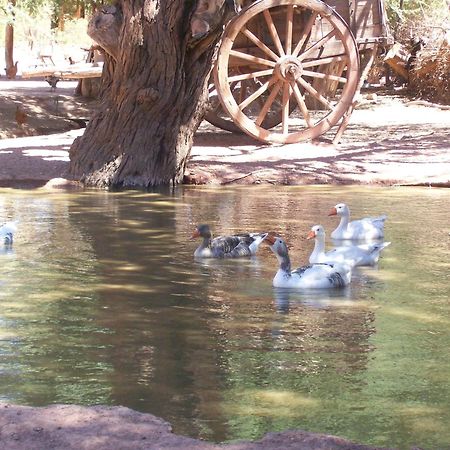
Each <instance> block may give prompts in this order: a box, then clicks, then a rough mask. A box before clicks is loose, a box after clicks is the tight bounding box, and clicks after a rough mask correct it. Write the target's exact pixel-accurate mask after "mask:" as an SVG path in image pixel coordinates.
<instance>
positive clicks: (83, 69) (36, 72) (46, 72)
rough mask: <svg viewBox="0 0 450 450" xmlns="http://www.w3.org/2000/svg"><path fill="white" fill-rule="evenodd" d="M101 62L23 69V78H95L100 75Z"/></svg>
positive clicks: (101, 69)
mask: <svg viewBox="0 0 450 450" xmlns="http://www.w3.org/2000/svg"><path fill="white" fill-rule="evenodd" d="M102 71H103V63H97V64H96V65H95V66H94V65H93V64H79V65H78V64H77V65H76V66H75V65H70V66H59V67H58V66H54V67H53V66H43V67H33V68H28V69H24V70H23V71H22V77H23V78H36V77H49V76H53V77H56V78H61V79H67V80H70V79H72V80H74V79H79V78H97V77H101V76H102Z"/></svg>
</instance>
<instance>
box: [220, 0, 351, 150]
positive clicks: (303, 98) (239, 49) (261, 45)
mask: <svg viewBox="0 0 450 450" xmlns="http://www.w3.org/2000/svg"><path fill="white" fill-rule="evenodd" d="M214 79H215V85H216V89H217V92H218V95H219V98H220V101H221V103H222V106H223V108H224V110H225V111H226V112H227V113H228V114H229V115H230V117H231V118H232V120H233V122H234V123H235V124H236V125H237V126H239V128H241V129H242V130H243V131H244V132H245V133H247V134H249V135H250V136H253V137H254V138H256V139H258V140H260V141H263V142H273V143H293V142H299V141H302V140H307V139H313V138H315V137H318V136H320V135H322V134H324V133H326V132H327V131H328V130H329V129H330V128H331V127H333V126H334V125H336V123H337V122H338V121H339V120H340V118H341V117H342V116H343V115H344V114H345V112H346V111H347V110H348V109H349V107H350V106H351V104H352V101H353V96H354V94H355V91H356V88H357V84H358V79H359V55H358V49H357V45H356V42H355V39H354V38H353V36H352V34H351V32H350V30H349V28H348V27H347V25H346V24H345V22H344V21H343V20H342V19H341V17H340V16H339V15H338V14H337V13H336V12H335V11H334V10H333V9H332V8H330V7H329V6H328V5H326V4H325V3H323V2H321V1H320V0H261V1H257V2H255V3H253V4H252V5H250V6H249V7H247V8H246V9H244V10H242V11H241V13H240V14H239V15H238V16H236V17H235V18H234V19H233V20H232V21H231V22H230V23H229V25H228V26H227V28H226V30H225V32H224V35H223V38H222V43H221V46H220V48H219V53H218V58H217V63H216V65H215V69H214ZM246 80H252V81H253V85H254V89H253V90H250V91H248V92H247V93H246V94H245V95H244V96H240V98H238V99H237V98H236V95H233V92H232V86H233V85H235V84H236V83H237V82H242V81H246ZM330 85H334V86H333V89H330ZM261 99H263V101H261ZM276 105H281V110H280V112H281V121H280V122H281V125H280V126H279V127H278V128H275V129H272V130H270V127H269V126H267V117H268V116H270V115H272V117H275V118H276V117H277V114H276V113H275V114H274V113H273V110H272V109H273V107H274V106H276ZM292 105H295V108H296V109H295V113H294V114H290V113H291V112H292V110H293V109H294V108H293V106H292ZM311 105H312V106H311ZM317 105H319V106H317ZM278 117H279V116H278ZM271 125H272V126H273V124H271Z"/></svg>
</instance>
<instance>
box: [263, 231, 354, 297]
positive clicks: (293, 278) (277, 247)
mask: <svg viewBox="0 0 450 450" xmlns="http://www.w3.org/2000/svg"><path fill="white" fill-rule="evenodd" d="M265 242H267V243H268V244H269V245H270V249H271V250H272V251H273V253H274V254H275V256H276V257H277V259H278V262H279V265H280V267H279V269H278V271H277V273H276V274H275V277H274V279H273V281H272V285H273V286H274V287H276V288H297V289H329V288H341V287H344V286H347V285H348V284H349V283H350V280H351V275H352V270H351V267H350V266H349V265H348V264H342V263H326V264H325V263H324V264H312V265H309V266H303V267H299V268H298V269H295V270H291V261H290V258H289V252H288V248H287V245H286V243H285V242H284V240H283V239H282V238H281V237H279V236H276V235H274V234H269V235H268V236H267V237H266V239H265Z"/></svg>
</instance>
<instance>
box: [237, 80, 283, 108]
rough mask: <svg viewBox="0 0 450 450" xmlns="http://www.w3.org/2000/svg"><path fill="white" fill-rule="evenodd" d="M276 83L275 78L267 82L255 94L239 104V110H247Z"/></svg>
mask: <svg viewBox="0 0 450 450" xmlns="http://www.w3.org/2000/svg"><path fill="white" fill-rule="evenodd" d="M274 81H275V79H274V78H270V80H268V81H266V82H265V83H264V84H263V85H262V86H261V87H259V88H258V89H257V90H256V91H255V92H253V94H251V95H249V96H248V97H247V98H246V99H245V100H244V101H242V102H240V103H239V105H238V106H239V109H240V110H241V111H242V110H243V109H244V108H246V107H247V106H248V105H250V103H252V102H254V101H255V100H256V99H257V98H258V97H260V96H261V95H262V94H264V92H266V91H267V89H268V88H269V86H270V85H271V84H273V83H274Z"/></svg>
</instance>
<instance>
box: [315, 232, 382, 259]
mask: <svg viewBox="0 0 450 450" xmlns="http://www.w3.org/2000/svg"><path fill="white" fill-rule="evenodd" d="M307 239H314V241H315V242H314V250H313V252H312V253H311V256H310V257H309V262H310V263H311V264H317V263H335V262H338V263H346V264H349V265H350V266H352V267H354V266H373V265H375V264H376V263H377V262H378V260H379V258H380V253H381V251H382V250H383V249H384V248H386V247H387V246H388V245H390V242H376V243H372V244H360V245H349V246H342V247H335V248H334V249H332V250H330V251H328V252H325V230H324V229H323V227H322V226H321V225H314V226H313V227H312V228H311V231H310V232H309V234H308V236H307Z"/></svg>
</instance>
